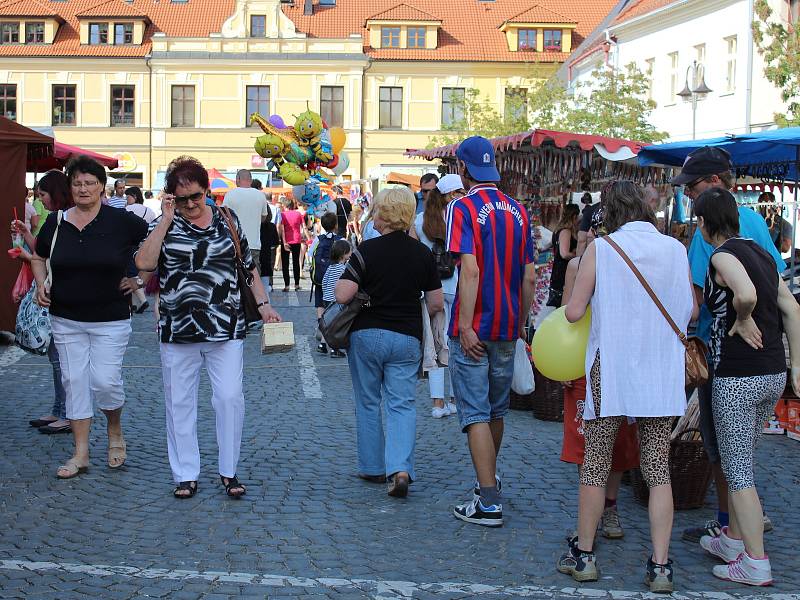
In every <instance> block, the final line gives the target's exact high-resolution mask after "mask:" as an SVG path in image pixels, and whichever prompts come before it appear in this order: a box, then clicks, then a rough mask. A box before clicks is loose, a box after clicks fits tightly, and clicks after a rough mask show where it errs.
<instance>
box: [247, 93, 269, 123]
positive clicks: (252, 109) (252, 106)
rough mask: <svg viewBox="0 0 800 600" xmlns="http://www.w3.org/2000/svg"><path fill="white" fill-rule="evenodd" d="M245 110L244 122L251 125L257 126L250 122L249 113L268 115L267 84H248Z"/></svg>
mask: <svg viewBox="0 0 800 600" xmlns="http://www.w3.org/2000/svg"><path fill="white" fill-rule="evenodd" d="M246 91H247V111H246V112H245V115H244V118H245V124H248V123H249V124H250V126H251V127H258V124H257V123H250V115H252V114H253V113H258V114H260V115H264V116H266V115H269V114H270V110H269V86H268V85H248V86H247V90H246Z"/></svg>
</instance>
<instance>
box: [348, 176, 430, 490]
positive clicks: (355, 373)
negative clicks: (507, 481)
mask: <svg viewBox="0 0 800 600" xmlns="http://www.w3.org/2000/svg"><path fill="white" fill-rule="evenodd" d="M415 209H416V202H415V200H414V196H413V194H412V193H411V191H410V190H409V189H408V188H387V189H384V190H382V191H381V192H380V193H379V194H378V195H377V197H376V198H375V208H374V209H373V210H374V211H376V212H375V219H374V222H375V228H376V229H377V230H378V231H379V232H380V234H381V236H380V237H377V238H374V239H371V240H366V241H365V242H362V244H361V245H360V246H359V247H358V250H359V252H360V253H361V256H362V257H363V260H364V265H365V267H364V269H362V268H361V264H360V262H359V261H358V259H357V258H351V259H350V262H349V266H350V267H352V268H353V269H354V270H355V272H356V275H353V274H352V273H350V272H349V271H345V272H344V274H343V275H342V276H341V278H340V279H339V282H338V283H337V284H336V301H337V302H339V303H341V304H347V303H348V302H350V300H352V299H353V297H354V296H355V294H356V292H357V291H358V289H359V284H358V283H357V281H358V280H359V279H360V281H361V284H360V286H361V289H363V290H364V291H365V292H366V293H367V294H369V296H370V304H369V306H367V307H365V308H364V309H362V311H361V312H360V313H359V314H358V316H357V317H356V319H355V321H354V322H353V326H352V328H351V335H350V348H349V350H348V352H347V359H348V363H349V366H350V376H351V377H352V380H353V395H354V397H355V404H356V422H357V424H358V428H357V443H358V467H359V477H361V478H362V479H366V480H367V481H373V482H378V481H385V480H386V478H387V477H388V478H389V479H390V480H391V481H390V483H389V495H390V496H395V497H404V496H405V495H406V494H407V492H408V485H409V483H410V482H411V481H413V480H414V478H415V475H414V444H415V441H416V415H417V413H416V407H415V406H414V396H415V392H416V383H417V371H418V369H419V366H420V361H421V360H422V311H421V308H420V297H421V296H422V294H424V295H425V301H426V304H427V309H428V313H429V314H431V315H434V314H436V313H438V312H440V311H441V310H443V308H444V300H443V295H442V283H441V281H440V280H439V274H438V271H437V269H436V263H435V262H434V259H433V254H431V251H430V250H428V248H427V247H425V245H424V244H422V242H420V241H418V240H415V239H413V238H412V237H410V236H409V235H408V233H406V232H407V231H408V230H409V228H410V227H411V224H412V223H413V222H414V212H415ZM381 401H383V402H384V410H385V413H386V431H385V435H384V429H383V425H382V423H381Z"/></svg>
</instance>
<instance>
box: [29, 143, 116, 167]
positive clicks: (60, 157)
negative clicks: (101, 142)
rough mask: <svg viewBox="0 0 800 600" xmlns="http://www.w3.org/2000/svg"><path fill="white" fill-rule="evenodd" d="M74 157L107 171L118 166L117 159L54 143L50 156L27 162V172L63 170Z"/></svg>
mask: <svg viewBox="0 0 800 600" xmlns="http://www.w3.org/2000/svg"><path fill="white" fill-rule="evenodd" d="M75 156H88V157H89V158H93V159H94V160H96V161H97V162H99V163H100V164H101V165H103V166H104V167H108V168H109V169H116V168H117V165H118V164H119V163H118V162H117V159H116V158H112V157H111V156H106V155H105V154H100V153H99V152H93V151H92V150H86V149H84V148H79V147H78V146H71V145H70V144H65V143H63V142H54V144H53V153H52V155H51V156H48V157H46V158H43V159H41V160H34V161H32V162H31V161H28V171H36V172H40V173H41V172H42V171H49V170H50V169H63V168H64V166H66V164H67V163H68V162H69V161H70V159H71V158H73V157H75Z"/></svg>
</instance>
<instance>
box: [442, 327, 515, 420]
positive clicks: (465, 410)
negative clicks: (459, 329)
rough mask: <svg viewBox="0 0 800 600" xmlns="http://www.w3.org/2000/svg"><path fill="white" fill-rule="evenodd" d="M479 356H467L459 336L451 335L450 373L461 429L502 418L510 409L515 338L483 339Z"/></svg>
mask: <svg viewBox="0 0 800 600" xmlns="http://www.w3.org/2000/svg"><path fill="white" fill-rule="evenodd" d="M483 343H484V344H485V345H486V354H484V355H483V356H482V357H481V358H480V360H473V359H471V358H470V357H468V356H467V355H466V354H465V353H464V350H463V349H462V348H461V343H460V342H459V340H458V338H450V363H449V367H450V374H451V376H452V378H453V396H455V399H456V407H457V408H458V420H459V423H460V424H461V430H462V431H466V430H467V427H469V426H470V425H472V424H473V423H489V422H490V421H496V420H498V419H502V418H503V417H504V416H505V414H506V413H507V412H508V404H509V400H510V392H511V378H512V377H513V375H514V350H515V348H516V340H512V341H497V342H486V341H484V342H483Z"/></svg>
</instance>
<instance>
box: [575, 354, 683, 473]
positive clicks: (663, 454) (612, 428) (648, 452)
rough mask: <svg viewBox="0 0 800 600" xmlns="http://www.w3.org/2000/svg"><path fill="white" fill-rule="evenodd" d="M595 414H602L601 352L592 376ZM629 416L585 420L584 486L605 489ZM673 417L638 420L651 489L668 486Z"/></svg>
mask: <svg viewBox="0 0 800 600" xmlns="http://www.w3.org/2000/svg"><path fill="white" fill-rule="evenodd" d="M589 382H590V385H591V386H592V398H593V401H594V412H595V414H596V415H599V414H600V404H601V403H600V401H601V399H600V351H599V350H598V351H597V353H596V354H595V358H594V363H592V369H591V371H590V373H589ZM625 418H626V417H596V418H594V419H591V420H588V421H584V424H583V431H584V436H585V439H586V454H585V456H584V459H583V468H582V469H581V485H591V486H595V487H605V486H606V483H607V481H608V474H609V473H610V472H611V457H612V454H613V451H614V442H615V441H616V439H617V432H618V431H619V427H620V425H622V422H623V420H624V419H625ZM672 421H673V418H672V417H637V418H636V425H637V427H638V429H639V454H640V455H641V469H642V477H643V478H644V481H645V483H647V487H648V488H653V487H656V486H658V485H669V484H670V478H669V436H670V432H671V430H672Z"/></svg>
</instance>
